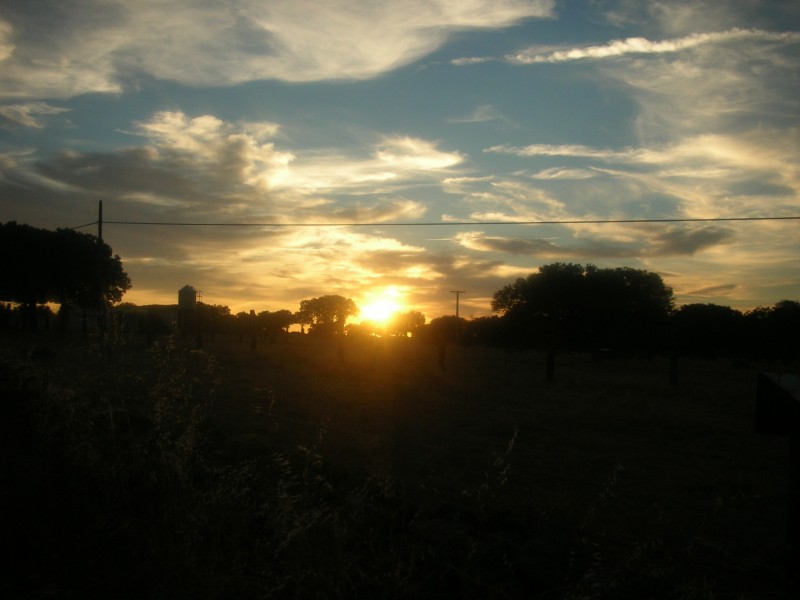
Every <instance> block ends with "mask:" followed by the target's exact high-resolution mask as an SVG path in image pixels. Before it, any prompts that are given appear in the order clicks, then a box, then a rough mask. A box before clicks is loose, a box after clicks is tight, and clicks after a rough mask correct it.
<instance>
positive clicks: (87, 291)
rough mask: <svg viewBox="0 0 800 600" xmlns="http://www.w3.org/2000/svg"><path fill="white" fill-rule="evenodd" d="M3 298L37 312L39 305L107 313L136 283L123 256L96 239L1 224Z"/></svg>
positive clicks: (63, 231) (67, 231)
mask: <svg viewBox="0 0 800 600" xmlns="http://www.w3.org/2000/svg"><path fill="white" fill-rule="evenodd" d="M0 255H2V256H3V261H2V263H0V299H2V300H5V301H11V302H16V303H19V304H21V305H22V306H23V307H24V308H25V310H26V311H27V312H28V313H29V314H33V310H34V309H35V307H36V305H37V304H43V303H46V302H55V303H58V304H60V305H61V307H62V310H63V311H64V314H66V312H67V310H66V309H67V307H69V306H70V305H76V306H79V307H81V308H85V309H92V310H103V309H104V308H106V307H108V306H110V305H112V304H115V303H117V302H119V301H120V300H121V299H122V296H123V295H124V293H125V292H126V291H127V290H128V289H130V287H131V282H130V279H129V278H128V275H127V273H125V271H124V270H123V268H122V261H121V260H120V258H119V256H117V255H114V254H113V252H112V250H111V247H110V246H108V245H107V244H105V243H103V242H101V241H99V240H97V239H96V238H95V237H94V236H91V235H88V234H84V233H78V232H76V231H73V230H70V229H58V230H56V231H49V230H46V229H38V228H35V227H31V226H29V225H18V224H17V223H16V222H13V221H11V222H8V223H5V224H0Z"/></svg>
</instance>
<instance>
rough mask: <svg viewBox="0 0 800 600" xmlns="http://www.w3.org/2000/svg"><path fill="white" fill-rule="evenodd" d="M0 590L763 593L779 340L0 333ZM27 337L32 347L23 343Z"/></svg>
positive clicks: (773, 569) (778, 520) (776, 591)
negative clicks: (753, 353) (601, 354)
mask: <svg viewBox="0 0 800 600" xmlns="http://www.w3.org/2000/svg"><path fill="white" fill-rule="evenodd" d="M0 350H1V352H0V361H1V362H0V366H1V367H2V370H1V371H0V391H3V395H4V404H5V408H4V412H5V414H6V418H5V419H4V431H3V434H4V436H3V439H4V444H5V446H4V454H5V455H6V456H7V457H11V460H10V461H9V466H8V473H7V476H6V477H4V478H3V479H4V481H3V494H2V496H3V498H4V502H5V503H6V504H7V508H6V509H5V510H4V515H5V518H6V520H7V523H6V529H7V531H10V532H11V535H9V536H6V544H8V545H9V546H10V548H9V549H10V550H12V552H13V556H14V557H15V558H14V559H13V561H12V562H11V563H10V565H9V566H10V569H9V571H8V572H9V574H11V575H12V576H11V577H8V578H4V579H5V581H4V583H3V585H4V589H3V591H4V592H6V593H4V596H5V597H11V596H9V594H11V593H13V594H24V595H27V596H36V595H38V596H43V597H44V596H60V597H89V596H100V595H113V596H114V597H122V596H128V597H138V598H142V597H147V598H162V597H163V598H176V597H194V598H230V597H247V598H250V597H252V598H259V597H264V598H268V597H275V598H338V597H348V598H352V597H365V598H406V597H417V598H438V597H443V598H444V597H447V598H450V597H465V598H518V597H524V598H709V599H710V598H784V597H788V596H787V595H786V594H785V593H784V573H783V552H784V542H785V531H786V514H787V509H788V507H787V502H788V500H787V498H788V475H789V443H788V440H787V439H784V438H781V437H777V436H766V435H761V434H757V433H755V427H754V426H755V398H756V374H757V372H758V371H759V370H766V371H785V370H787V369H794V370H796V365H783V364H768V365H758V364H746V363H743V362H741V361H731V360H727V359H718V360H701V359H689V358H686V359H682V360H681V363H680V374H679V381H678V384H677V385H671V384H670V381H669V365H668V362H667V360H666V359H665V358H659V357H654V358H649V359H637V358H614V359H605V360H599V361H597V360H592V359H591V357H589V356H586V355H579V354H575V355H559V356H558V357H557V358H556V370H555V380H554V381H552V382H545V377H544V375H545V358H544V356H543V355H541V354H538V353H535V352H528V351H506V350H499V349H487V348H473V347H453V346H450V347H448V348H447V352H446V355H445V356H444V357H443V359H444V360H443V367H444V368H441V367H442V362H441V359H442V357H441V356H440V354H439V351H438V349H437V348H435V347H431V346H425V345H420V344H415V343H413V342H412V340H388V341H384V340H378V339H363V340H354V339H345V340H344V341H343V343H333V342H331V343H324V342H320V341H315V340H313V339H309V338H308V337H307V336H289V337H287V338H285V339H283V340H280V341H278V342H274V343H270V344H268V343H265V342H263V341H261V340H259V343H258V345H257V347H256V348H255V349H253V348H251V345H250V341H249V340H245V341H240V340H239V339H238V338H235V337H232V338H226V337H222V336H217V337H216V339H214V340H210V339H206V340H205V344H204V349H203V350H194V349H192V347H191V346H190V345H189V344H188V343H187V344H185V347H184V344H183V343H181V342H180V341H175V340H173V341H170V340H161V341H160V343H159V345H158V346H156V347H153V348H149V349H145V348H144V343H143V340H139V339H125V340H107V341H105V342H103V343H102V344H101V343H99V342H96V341H95V342H91V341H72V342H69V343H67V342H60V341H57V340H53V339H42V338H5V339H3V340H2V342H0ZM31 350H33V351H31Z"/></svg>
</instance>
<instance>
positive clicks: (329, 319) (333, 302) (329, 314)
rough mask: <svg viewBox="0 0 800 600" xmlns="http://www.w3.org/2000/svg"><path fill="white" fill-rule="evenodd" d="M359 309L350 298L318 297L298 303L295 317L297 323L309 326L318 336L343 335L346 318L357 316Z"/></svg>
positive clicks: (336, 296) (335, 296)
mask: <svg viewBox="0 0 800 600" xmlns="http://www.w3.org/2000/svg"><path fill="white" fill-rule="evenodd" d="M358 313H359V309H358V307H357V306H356V303H355V302H353V300H351V299H350V298H345V297H344V296H338V295H328V296H320V297H319V298H311V299H310V300H302V301H301V302H300V310H299V311H298V312H297V314H296V315H295V317H296V319H297V321H296V322H297V323H301V324H303V325H309V326H310V332H313V333H315V334H318V335H325V336H327V335H343V334H344V324H345V321H347V318H348V317H353V316H356V315H358Z"/></svg>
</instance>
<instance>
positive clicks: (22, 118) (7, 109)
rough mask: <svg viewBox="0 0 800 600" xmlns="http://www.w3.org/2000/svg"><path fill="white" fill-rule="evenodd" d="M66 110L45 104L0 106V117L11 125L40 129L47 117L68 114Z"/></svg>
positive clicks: (29, 103)
mask: <svg viewBox="0 0 800 600" xmlns="http://www.w3.org/2000/svg"><path fill="white" fill-rule="evenodd" d="M69 110H70V109H68V108H60V107H58V106H52V105H50V104H47V103H46V102H27V103H25V104H6V105H0V117H1V118H2V119H4V120H5V121H6V122H7V123H9V124H12V125H21V126H22V127H30V128H32V129H42V128H43V127H44V125H45V120H46V119H47V117H50V116H52V115H58V114H61V113H64V112H69Z"/></svg>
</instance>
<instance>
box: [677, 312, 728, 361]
mask: <svg viewBox="0 0 800 600" xmlns="http://www.w3.org/2000/svg"><path fill="white" fill-rule="evenodd" d="M672 331H673V334H674V336H675V343H676V346H677V348H676V349H677V350H679V351H680V352H681V353H689V354H699V355H702V356H716V355H717V354H720V353H722V354H728V353H736V352H737V351H738V350H739V348H740V346H741V340H740V336H741V333H742V313H740V312H739V311H738V310H734V309H732V308H730V307H728V306H721V305H719V304H685V305H683V306H681V307H680V308H678V310H676V311H675V314H673V315H672Z"/></svg>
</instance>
